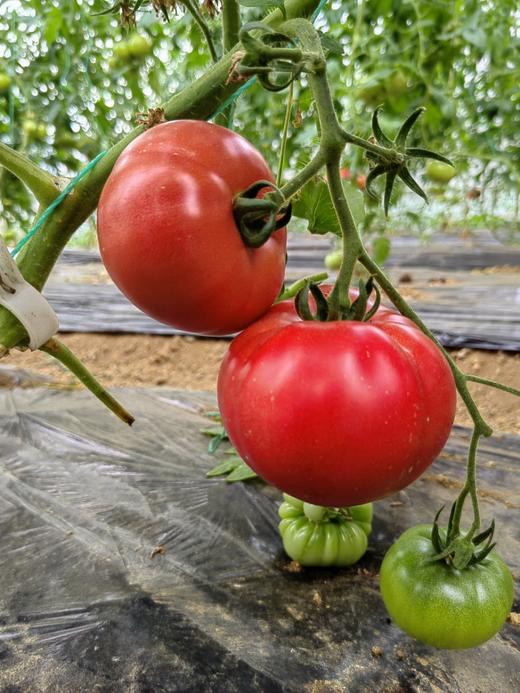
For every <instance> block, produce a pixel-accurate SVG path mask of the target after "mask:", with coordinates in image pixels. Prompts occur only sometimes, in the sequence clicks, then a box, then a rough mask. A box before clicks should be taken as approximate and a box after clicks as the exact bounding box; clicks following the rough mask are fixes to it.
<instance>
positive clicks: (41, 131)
mask: <svg viewBox="0 0 520 693" xmlns="http://www.w3.org/2000/svg"><path fill="white" fill-rule="evenodd" d="M36 137H37V138H38V139H39V140H43V139H45V138H46V137H47V126H46V125H44V124H43V123H38V127H37V128H36Z"/></svg>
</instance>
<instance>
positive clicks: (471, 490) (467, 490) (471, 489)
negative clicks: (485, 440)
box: [452, 426, 482, 540]
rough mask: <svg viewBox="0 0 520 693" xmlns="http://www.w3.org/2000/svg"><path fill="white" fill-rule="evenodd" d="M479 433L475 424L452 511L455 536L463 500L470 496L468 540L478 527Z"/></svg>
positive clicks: (458, 528) (457, 531)
mask: <svg viewBox="0 0 520 693" xmlns="http://www.w3.org/2000/svg"><path fill="white" fill-rule="evenodd" d="M481 435H482V432H481V431H480V430H479V427H478V426H475V428H474V429H473V433H472V435H471V442H470V444H469V452H468V464H467V471H466V481H465V483H464V486H463V487H462V489H461V491H460V493H459V495H458V497H457V500H456V501H455V510H454V513H453V523H452V528H453V535H454V536H457V535H458V534H459V532H460V521H461V518H462V510H463V508H464V502H465V500H466V497H467V496H468V494H469V495H470V496H471V504H472V507H473V522H472V524H471V527H470V529H469V531H468V532H467V534H466V536H465V538H466V539H469V540H471V539H472V538H473V536H474V535H475V532H476V531H477V530H478V528H479V527H480V509H479V505H478V495H477V447H478V442H479V439H480V436H481Z"/></svg>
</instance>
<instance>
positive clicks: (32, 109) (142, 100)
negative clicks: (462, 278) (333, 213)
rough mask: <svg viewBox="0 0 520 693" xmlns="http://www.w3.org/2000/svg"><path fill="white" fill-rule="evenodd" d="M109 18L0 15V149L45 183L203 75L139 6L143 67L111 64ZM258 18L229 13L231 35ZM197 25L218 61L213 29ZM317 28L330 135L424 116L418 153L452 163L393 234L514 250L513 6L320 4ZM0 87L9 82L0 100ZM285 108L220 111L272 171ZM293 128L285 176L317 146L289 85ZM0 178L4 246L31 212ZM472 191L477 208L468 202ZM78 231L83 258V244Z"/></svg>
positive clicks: (516, 117) (56, 8) (114, 19)
mask: <svg viewBox="0 0 520 693" xmlns="http://www.w3.org/2000/svg"><path fill="white" fill-rule="evenodd" d="M247 4H248V5H250V4H251V2H249V0H248V2H247ZM253 4H254V3H253ZM259 4H262V3H259ZM265 4H267V5H269V4H272V3H269V2H268V1H267V2H266V3H265ZM108 8H110V4H109V3H107V2H104V1H103V0H71V1H70V2H66V3H64V2H59V1H58V0H52V1H50V2H49V1H42V0H26V1H24V2H19V1H18V0H0V139H1V140H2V141H4V142H6V143H7V144H9V145H10V146H13V147H15V148H16V149H18V150H21V151H24V152H26V153H27V154H28V155H29V156H30V157H31V158H33V159H34V160H36V161H37V162H38V163H40V164H41V165H42V166H43V167H44V168H46V169H47V170H49V171H51V172H52V173H53V174H57V175H60V176H64V177H71V176H73V175H74V174H75V173H76V172H77V171H78V170H79V169H81V168H82V167H83V166H84V165H85V164H86V163H87V162H88V161H89V160H90V159H91V158H93V157H94V156H95V155H96V154H97V153H98V152H99V151H100V150H102V149H104V148H106V147H107V146H108V145H109V144H110V143H111V142H113V141H114V139H117V138H118V137H119V136H120V135H121V134H123V133H124V132H127V131H128V130H129V129H130V128H131V127H132V126H133V124H134V122H135V115H136V113H138V112H141V111H144V110H145V109H146V108H148V107H155V106H158V105H160V104H161V102H163V101H164V100H165V98H166V97H167V95H171V94H172V93H174V92H175V91H177V90H179V89H181V88H182V87H183V85H185V84H186V83H188V82H189V81H191V80H192V79H193V77H195V76H197V75H199V74H201V72H203V71H204V69H205V68H206V67H207V66H208V65H209V64H210V57H209V54H208V51H207V47H206V45H205V43H204V41H203V38H202V35H201V32H200V30H199V28H198V27H197V26H196V25H195V23H194V22H193V20H192V19H191V17H190V15H189V14H188V13H186V12H184V10H183V7H182V5H179V9H178V10H177V11H176V12H173V13H172V14H171V17H170V21H169V22H165V21H164V20H162V19H161V18H160V17H158V16H157V15H156V13H155V12H154V11H153V9H152V7H151V6H150V3H143V5H142V7H141V10H140V11H139V12H138V14H137V20H138V23H137V29H135V30H132V32H133V33H135V32H136V31H137V32H138V33H139V34H140V35H142V36H144V37H145V38H146V40H147V42H148V43H149V52H148V53H147V50H148V49H146V48H145V50H143V54H142V55H140V56H133V57H132V56H131V55H128V52H127V51H126V54H125V50H126V49H125V46H126V43H127V41H128V40H130V38H131V35H132V32H131V34H130V35H129V33H128V30H125V29H123V28H122V27H121V24H120V18H119V14H103V15H100V14H96V13H100V12H102V11H104V10H107V9H108ZM202 11H203V12H204V8H202ZM258 12H259V11H258V9H253V8H251V9H250V8H243V16H244V18H245V19H250V18H252V17H255V16H256V15H257V14H258ZM205 17H206V19H207V21H208V23H209V26H210V28H211V29H212V31H213V32H214V36H215V42H216V44H217V47H218V46H219V45H220V43H221V41H220V27H219V21H218V16H217V17H216V18H214V19H212V18H210V17H209V16H208V15H207V14H206V15H205ZM316 26H317V27H318V28H320V29H321V30H322V31H323V32H324V35H326V36H327V38H326V39H324V45H325V47H326V48H327V50H328V51H329V69H330V81H331V84H332V87H333V89H334V94H335V96H336V101H337V107H338V111H339V113H340V116H341V118H342V122H343V123H344V125H345V127H346V128H347V129H349V130H351V131H354V132H356V133H357V134H361V135H363V136H367V135H368V134H369V132H370V115H371V111H372V110H373V108H374V107H375V106H376V105H378V104H380V103H382V104H384V107H385V109H384V113H383V116H382V118H381V121H382V124H383V127H385V128H386V129H387V131H388V133H389V134H392V133H393V132H394V131H395V129H396V128H397V126H398V124H399V123H400V122H401V121H402V119H403V116H404V114H405V113H408V112H410V110H411V109H413V108H414V107H416V106H419V105H423V106H425V107H426V108H427V111H426V113H425V115H424V116H423V118H422V119H421V121H420V122H421V125H420V128H418V135H419V137H420V140H421V141H422V143H423V145H425V146H428V147H429V148H432V149H436V150H437V151H440V152H442V153H443V154H445V155H447V156H449V157H450V158H452V160H453V161H454V162H455V165H456V167H457V169H458V171H459V175H458V176H457V178H456V179H454V181H453V182H452V183H450V185H449V187H448V190H447V192H446V191H444V190H437V192H436V189H435V188H432V186H430V188H429V192H430V193H432V194H433V198H434V200H435V195H439V200H440V202H439V201H438V202H436V203H434V204H433V205H431V206H430V208H428V210H426V209H424V208H422V207H421V203H419V202H418V201H417V199H415V200H414V201H413V204H412V203H410V204H407V201H406V196H405V199H404V200H403V205H402V206H401V208H400V212H398V213H397V212H396V213H395V214H393V216H392V225H393V228H395V229H397V230H398V229H399V228H401V227H402V226H403V224H406V228H407V230H409V229H410V227H414V228H415V229H416V231H417V232H418V233H423V234H424V233H427V232H428V231H429V230H431V229H432V228H439V227H440V226H442V224H443V223H444V224H445V225H448V226H450V227H453V226H455V227H456V228H464V229H466V230H467V229H470V228H473V227H488V228H491V229H492V230H493V229H494V230H497V231H498V232H500V233H501V234H502V235H501V237H504V238H505V237H506V236H507V237H508V238H514V237H515V233H516V232H517V231H518V228H519V227H518V224H519V220H518V217H519V210H518V204H519V203H518V197H519V194H520V141H519V136H518V133H519V132H520V90H519V89H518V84H519V82H520V62H519V59H518V56H519V54H520V17H519V14H518V11H517V3H516V0H493V1H491V0H489V1H477V0H473V1H471V0H470V1H469V2H467V1H464V2H463V1H462V0H456V1H454V2H452V1H443V0H370V1H366V2H363V1H362V0H360V1H356V0H346V1H344V2H329V3H327V4H326V5H325V7H324V9H323V11H322V12H321V14H320V16H319V18H318V20H317V22H316ZM122 44H123V46H122ZM121 46H122V47H121ZM218 50H220V48H218ZM118 54H119V57H118ZM121 54H124V55H121ZM2 75H7V76H8V78H9V80H10V84H9V86H7V88H4V89H3V90H1V85H2V80H1V76H2ZM4 81H5V79H4ZM286 99H287V96H286V93H285V92H284V93H282V94H271V93H267V92H264V91H262V89H261V88H260V87H259V86H258V85H254V86H253V87H252V88H251V89H249V90H248V91H247V93H246V94H245V95H243V96H242V97H241V98H240V99H239V101H238V103H237V108H236V111H235V126H236V128H237V129H238V130H239V131H240V132H242V133H243V134H244V135H245V136H246V137H248V138H249V139H250V140H251V141H253V142H254V143H255V144H256V145H257V146H258V147H259V148H260V149H261V150H262V151H263V152H264V153H265V156H266V157H267V158H268V159H270V163H271V164H272V166H273V168H276V167H277V165H278V162H277V154H278V152H279V151H280V137H281V129H282V124H283V119H284V115H285V106H286ZM300 116H301V122H299V123H298V127H296V126H295V125H294V124H293V125H292V126H291V130H290V140H289V147H288V157H287V163H288V165H289V167H290V168H291V167H294V166H295V163H296V161H297V159H301V158H302V157H305V156H307V155H308V153H309V152H310V150H311V149H312V147H313V146H314V145H315V143H316V128H315V121H314V118H313V117H312V116H313V104H312V102H311V98H310V94H309V92H308V90H307V89H306V86H305V83H304V82H303V83H302V84H301V85H300V86H299V87H297V89H296V90H295V104H294V107H293V121H294V120H296V121H300ZM347 154H348V156H349V159H348V160H346V161H345V165H346V166H348V167H349V168H350V169H351V170H352V171H353V173H354V176H355V174H357V173H366V172H367V170H368V166H367V163H366V161H365V160H364V159H363V157H362V154H361V152H360V151H357V150H354V149H351V150H349V151H348V152H347ZM0 175H1V179H0V192H1V201H2V219H3V230H4V232H5V231H6V230H11V231H13V232H14V234H11V235H18V236H19V235H20V234H22V233H24V232H25V231H26V230H27V229H28V227H29V226H30V223H31V222H30V220H31V217H32V214H33V213H34V211H35V209H34V202H33V201H32V199H31V196H30V195H29V193H28V192H26V191H25V189H24V188H23V186H21V184H19V183H18V181H16V179H14V178H13V177H12V176H11V175H10V174H8V173H7V172H5V171H3V173H2V174H0ZM419 177H420V173H419ZM475 188H478V190H479V191H480V192H481V194H480V197H479V198H478V199H475V200H468V199H467V198H466V194H467V192H468V191H470V190H472V189H475ZM427 189H428V187H427ZM448 219H449V220H450V221H449V223H448ZM381 225H382V220H381V215H380V212H379V211H378V210H377V208H370V209H369V214H368V216H367V221H366V223H365V226H366V227H367V229H368V228H372V227H374V226H375V227H376V228H377V229H380V228H381ZM0 230H2V227H0ZM91 231H92V230H91V229H90V230H87V231H86V232H84V233H83V239H82V242H84V243H89V242H91V241H92V240H93V236H92V232H91ZM85 234H86V235H85Z"/></svg>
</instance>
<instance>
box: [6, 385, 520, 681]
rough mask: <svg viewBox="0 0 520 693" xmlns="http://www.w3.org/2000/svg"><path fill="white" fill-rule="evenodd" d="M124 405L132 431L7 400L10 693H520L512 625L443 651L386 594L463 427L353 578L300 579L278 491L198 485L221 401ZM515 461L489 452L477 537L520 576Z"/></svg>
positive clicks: (440, 499)
mask: <svg viewBox="0 0 520 693" xmlns="http://www.w3.org/2000/svg"><path fill="white" fill-rule="evenodd" d="M118 396H120V398H121V400H122V401H123V403H124V404H125V405H126V406H127V407H128V408H129V409H130V410H131V411H132V413H134V414H135V415H136V417H137V421H136V423H135V424H134V427H133V428H132V429H128V428H127V427H125V426H124V425H123V424H122V423H120V422H119V421H118V420H117V419H116V418H115V417H113V416H112V415H110V414H108V413H106V412H105V410H104V409H103V408H102V407H101V405H100V404H99V403H98V402H97V401H96V400H94V399H93V398H92V397H91V396H90V395H89V394H88V393H86V392H60V391H49V390H45V389H37V390H13V391H1V392H0V450H1V454H0V523H1V534H0V575H1V578H2V590H1V592H0V690H3V691H20V692H21V691H38V692H40V691H43V692H46V691H49V692H50V691H52V692H53V693H54V692H56V691H58V692H59V691H67V692H70V691H74V692H75V693H76V692H82V691H89V692H90V691H94V690H95V691H106V692H111V691H133V692H141V691H143V692H144V691H154V692H156V691H193V692H197V693H198V692H200V691H212V692H220V691H222V692H226V693H229V692H233V691H240V692H245V691H247V692H248V693H249V692H255V691H298V692H300V693H301V692H302V691H309V692H312V691H314V692H316V693H317V692H318V691H320V692H325V691H326V692H329V691H330V692H331V693H336V692H342V691H345V692H346V691H349V692H351V691H374V690H378V689H381V690H385V691H390V690H392V691H439V690H442V691H459V692H463V693H464V692H466V691H467V692H468V693H469V692H470V691H471V693H473V692H474V691H477V690H479V691H512V690H519V689H520V652H519V646H520V630H519V628H518V627H515V626H514V625H512V624H506V626H505V627H504V629H503V630H502V632H501V633H500V635H498V636H497V637H495V638H493V639H492V640H491V641H489V642H488V643H486V644H485V645H483V646H481V647H479V648H476V649H474V650H470V651H466V652H442V651H437V650H434V649H431V648H429V647H426V646H423V645H420V644H418V643H415V642H414V641H412V640H411V639H410V638H408V637H407V636H406V635H404V634H403V633H402V632H400V631H399V630H398V629H397V628H396V627H395V626H394V625H393V624H392V623H390V621H389V619H388V618H387V615H386V612H385V610H384V607H383V605H382V602H381V599H380V596H379V593H378V587H377V570H378V566H379V564H380V561H381V558H382V556H383V554H384V551H385V550H386V548H387V547H388V546H389V545H390V543H391V542H392V540H393V539H394V538H395V537H397V536H398V535H399V534H400V533H401V531H403V530H404V529H405V528H407V527H408V526H411V525H413V524H416V523H419V522H424V521H429V520H431V518H432V517H433V515H434V513H435V512H436V510H437V509H438V507H439V506H440V505H442V504H445V505H448V506H449V504H450V502H451V501H452V500H453V498H454V496H455V493H456V490H457V486H460V482H461V480H462V478H463V474H464V456H465V450H466V445H467V440H468V431H466V430H464V429H461V428H455V430H454V432H453V435H452V437H451V438H450V441H449V442H448V445H447V447H446V450H445V452H444V453H443V455H442V456H441V458H440V459H439V460H438V461H437V462H436V463H435V465H434V466H433V467H432V468H430V470H429V471H428V472H427V473H426V474H425V475H424V476H423V477H422V479H420V480H419V481H417V482H416V483H415V484H414V485H413V486H412V487H410V488H409V489H406V490H405V491H404V492H402V493H400V494H398V495H397V496H394V497H392V498H390V499H387V500H385V501H381V502H379V503H377V504H376V508H375V522H374V532H373V535H372V538H371V542H370V549H369V551H368V553H367V554H366V556H365V557H364V558H363V559H362V561H361V562H360V563H359V564H358V565H357V566H354V567H352V568H349V569H343V570H337V571H329V570H317V569H316V570H311V569H306V570H303V571H301V572H292V571H291V569H290V568H291V566H290V564H289V562H288V559H287V558H286V557H285V556H284V554H283V551H282V549H281V545H280V540H279V537H278V533H277V527H276V525H277V514H276V511H277V505H278V500H279V493H278V492H277V491H275V490H274V489H272V488H268V487H266V486H265V485H263V484H262V483H261V482H257V481H255V482H252V483H247V484H246V483H240V484H232V485H230V484H226V483H225V482H224V481H222V480H220V479H206V478H205V472H206V471H207V470H208V469H209V468H210V467H212V466H213V465H214V464H215V462H216V461H215V457H211V456H210V455H208V453H207V451H206V446H207V439H206V438H204V437H203V436H202V435H201V434H200V433H199V429H200V428H201V427H202V426H204V425H207V419H206V418H204V417H202V415H201V413H200V412H201V410H202V409H208V408H213V407H214V406H215V403H214V400H213V398H212V396H211V395H209V394H205V393H187V392H180V391H179V392H176V391H162V390H153V391H152V390H148V391H145V390H121V391H119V393H118ZM518 443H519V439H518V438H516V437H514V436H502V437H496V438H493V439H491V440H485V441H483V443H482V446H481V452H480V461H481V464H480V479H481V489H482V491H483V497H482V501H483V503H482V512H483V515H484V521H486V522H488V521H489V520H490V519H491V517H492V516H494V517H495V518H496V521H497V526H498V530H497V537H498V541H499V549H500V553H501V554H502V556H503V557H504V559H505V560H506V561H507V562H508V564H509V565H510V567H511V569H512V571H513V573H514V574H516V576H518V573H519V570H520V545H519V544H520V542H519V536H518V517H517V516H516V517H515V512H517V510H515V508H516V509H517V508H518V506H519V505H520V497H519V490H518V489H519V484H518V479H519V474H520V467H519V464H518V462H519V458H520V449H519V445H518ZM219 454H223V453H222V452H221V453H218V454H217V456H218V455H219ZM519 610H520V609H519V608H518V601H517V602H516V611H519ZM373 648H376V649H375V650H373ZM377 648H379V649H377Z"/></svg>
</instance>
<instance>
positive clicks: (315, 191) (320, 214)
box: [292, 178, 365, 236]
mask: <svg viewBox="0 0 520 693" xmlns="http://www.w3.org/2000/svg"><path fill="white" fill-rule="evenodd" d="M343 190H344V191H345V197H346V198H347V202H348V204H349V206H350V209H351V211H352V214H353V216H354V219H355V221H356V223H360V222H361V221H363V218H364V216H365V209H364V203H363V194H362V193H361V192H360V191H359V190H356V188H354V187H352V185H350V184H348V183H346V184H344V185H343ZM292 213H293V215H294V216H296V217H299V218H300V219H306V220H307V222H308V231H309V232H310V233H313V234H318V235H323V234H325V233H329V232H330V233H334V234H336V235H337V236H341V229H340V226H339V222H338V219H337V217H336V211H335V209H334V206H333V204H332V199H331V197H330V192H329V189H328V187H327V183H326V182H325V181H324V180H323V179H320V178H313V179H312V180H310V181H309V182H308V183H306V184H305V185H304V186H303V188H302V189H301V190H300V192H299V193H298V196H297V197H296V198H295V199H294V200H293V206H292Z"/></svg>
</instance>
